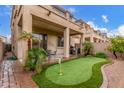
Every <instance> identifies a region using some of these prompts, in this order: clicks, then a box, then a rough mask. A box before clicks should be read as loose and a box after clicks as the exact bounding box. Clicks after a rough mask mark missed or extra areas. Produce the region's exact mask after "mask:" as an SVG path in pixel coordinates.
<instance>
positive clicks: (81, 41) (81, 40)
mask: <svg viewBox="0 0 124 93" xmlns="http://www.w3.org/2000/svg"><path fill="white" fill-rule="evenodd" d="M82 44H83V34H81V38H80V54H81V55H82V54H83V53H82V47H83V46H82Z"/></svg>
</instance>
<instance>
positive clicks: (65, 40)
mask: <svg viewBox="0 0 124 93" xmlns="http://www.w3.org/2000/svg"><path fill="white" fill-rule="evenodd" d="M32 33H33V34H34V36H36V37H37V38H38V39H39V40H40V44H36V43H35V42H33V41H32V47H36V46H40V47H42V48H44V49H45V50H46V51H47V52H48V53H50V54H51V55H54V57H61V58H65V59H68V58H69V57H70V56H71V55H72V54H71V55H70V51H71V49H70V48H71V47H72V46H73V47H75V45H74V44H78V47H77V48H80V50H81V47H82V44H81V43H82V40H83V39H82V38H83V33H82V32H79V31H75V30H73V29H71V28H69V27H65V26H62V25H60V24H56V23H53V22H50V21H48V20H45V19H42V18H40V17H37V16H34V15H33V16H32ZM75 36H78V37H79V38H80V39H79V40H78V41H73V39H72V38H75ZM72 42H73V44H72ZM75 51H76V50H75ZM81 53H82V52H80V54H81ZM73 55H77V52H75V54H73Z"/></svg>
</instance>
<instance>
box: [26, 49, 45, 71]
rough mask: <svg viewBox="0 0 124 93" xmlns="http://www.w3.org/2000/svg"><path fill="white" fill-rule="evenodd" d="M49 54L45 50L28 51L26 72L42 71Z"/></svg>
mask: <svg viewBox="0 0 124 93" xmlns="http://www.w3.org/2000/svg"><path fill="white" fill-rule="evenodd" d="M46 56H47V53H46V51H45V50H44V49H43V48H32V49H30V50H29V51H28V58H27V62H26V64H25V66H24V68H25V69H26V70H30V71H34V70H36V72H37V73H40V72H41V71H42V63H43V62H44V59H45V58H46Z"/></svg>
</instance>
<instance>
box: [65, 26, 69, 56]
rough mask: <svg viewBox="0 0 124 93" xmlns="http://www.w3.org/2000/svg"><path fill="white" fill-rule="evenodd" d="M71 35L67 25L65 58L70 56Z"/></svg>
mask: <svg viewBox="0 0 124 93" xmlns="http://www.w3.org/2000/svg"><path fill="white" fill-rule="evenodd" d="M69 36H70V30H69V28H68V27H67V28H66V29H65V31H64V58H69V48H70V46H69Z"/></svg>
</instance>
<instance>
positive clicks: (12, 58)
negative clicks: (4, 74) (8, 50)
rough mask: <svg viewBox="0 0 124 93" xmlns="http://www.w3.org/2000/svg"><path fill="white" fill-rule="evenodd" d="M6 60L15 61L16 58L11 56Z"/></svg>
mask: <svg viewBox="0 0 124 93" xmlns="http://www.w3.org/2000/svg"><path fill="white" fill-rule="evenodd" d="M7 59H8V60H17V57H16V56H15V55H13V56H11V57H9V58H7Z"/></svg>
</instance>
